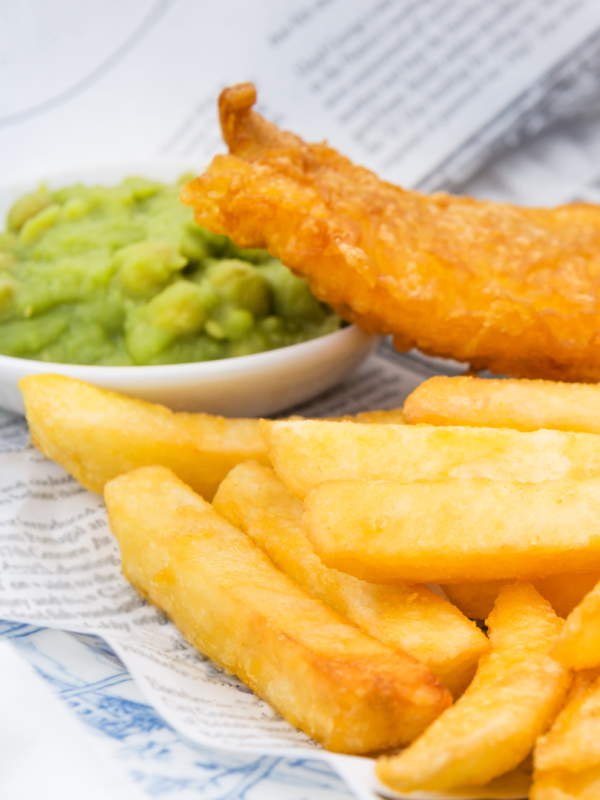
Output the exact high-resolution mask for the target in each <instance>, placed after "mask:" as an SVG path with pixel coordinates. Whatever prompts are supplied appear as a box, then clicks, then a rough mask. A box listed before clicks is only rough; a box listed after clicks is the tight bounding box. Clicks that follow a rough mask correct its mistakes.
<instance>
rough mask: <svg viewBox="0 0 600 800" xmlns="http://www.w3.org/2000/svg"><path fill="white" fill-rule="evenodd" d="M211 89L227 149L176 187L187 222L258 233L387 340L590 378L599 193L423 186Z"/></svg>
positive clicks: (599, 363) (594, 357)
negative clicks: (551, 194)
mask: <svg viewBox="0 0 600 800" xmlns="http://www.w3.org/2000/svg"><path fill="white" fill-rule="evenodd" d="M255 100H256V91H255V89H254V86H253V85H252V84H247V83H246V84H240V85H238V86H234V87H232V88H230V89H226V90H225V91H224V92H223V93H222V94H221V97H220V99H219V109H220V116H221V126H222V129H223V134H224V137H225V141H226V142H227V145H228V146H229V150H230V155H221V156H217V157H216V158H215V159H214V160H213V162H212V163H211V165H210V167H209V168H208V170H207V171H206V173H205V174H204V175H202V176H200V177H199V178H197V179H196V180H194V181H192V182H191V183H190V184H188V185H187V186H186V188H185V189H184V192H183V195H182V200H183V202H184V203H186V204H188V205H190V206H192V207H193V208H194V211H195V217H196V220H197V222H198V223H200V224H201V225H204V226H206V227H208V228H209V229H210V230H212V231H215V232H217V233H225V234H227V235H228V236H230V237H231V238H232V239H233V240H234V241H235V242H236V243H237V244H239V245H241V246H243V247H267V248H268V249H269V251H270V252H271V253H272V254H273V255H274V256H278V257H279V258H281V260H282V261H283V262H284V263H285V264H287V265H288V266H289V267H290V268H291V269H292V270H293V271H294V272H296V273H297V274H299V275H301V276H303V277H304V278H306V280H307V281H308V282H309V284H310V287H311V289H312V291H313V292H314V294H315V295H316V296H317V297H318V298H319V299H320V300H322V301H324V302H327V303H329V304H330V305H332V306H333V307H334V308H335V309H336V311H338V313H340V314H341V315H342V316H343V317H344V318H345V319H347V320H350V321H352V322H355V323H356V324H357V325H358V326H359V327H361V328H363V329H364V330H367V331H372V332H378V333H385V334H393V335H394V340H395V344H396V347H397V348H398V349H399V350H407V349H409V348H411V347H418V348H419V349H420V350H422V351H423V352H425V353H428V354H430V355H435V356H446V357H451V358H455V359H457V360H459V361H465V362H469V363H470V364H471V366H472V367H473V368H474V369H476V370H478V369H483V368H484V367H487V368H489V369H491V370H492V371H494V372H497V373H507V374H511V375H515V376H518V377H528V378H551V379H560V380H563V381H564V380H567V381H598V380H600V298H599V291H598V287H599V282H600V207H597V206H594V205H589V204H583V203H581V204H573V205H567V206H562V207H559V208H555V209H544V208H519V207H517V206H511V205H506V204H499V203H490V202H484V201H479V200H473V199H470V198H468V197H453V196H451V195H448V194H445V193H438V194H433V195H423V194H420V193H418V192H412V191H405V190H403V189H401V188H399V187H397V186H393V185H392V184H389V183H385V182H384V181H382V180H379V179H378V178H377V176H376V175H374V174H373V173H372V172H369V171H368V170H366V169H363V168H361V167H357V166H355V165H354V164H352V163H351V162H350V161H349V160H348V159H346V158H344V157H343V156H341V155H339V154H338V153H337V152H336V151H335V150H333V149H332V148H330V147H328V146H327V144H306V143H305V142H303V141H302V140H301V139H300V138H298V137H297V136H294V135H293V134H291V133H286V132H283V131H280V130H279V129H278V128H277V127H276V126H275V125H273V124H271V123H269V122H267V121H266V120H264V119H263V118H262V117H260V116H259V115H258V114H257V113H255V112H254V111H252V106H253V104H254V102H255Z"/></svg>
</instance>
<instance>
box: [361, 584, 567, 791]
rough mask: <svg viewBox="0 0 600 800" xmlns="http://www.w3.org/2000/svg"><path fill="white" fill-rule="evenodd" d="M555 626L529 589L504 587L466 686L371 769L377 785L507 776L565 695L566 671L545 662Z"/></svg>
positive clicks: (428, 785)
mask: <svg viewBox="0 0 600 800" xmlns="http://www.w3.org/2000/svg"><path fill="white" fill-rule="evenodd" d="M561 624H562V623H561V621H560V620H559V619H558V617H557V616H556V614H555V613H554V612H553V611H552V609H551V608H550V604H549V603H547V602H546V601H545V600H544V599H543V598H542V597H541V596H540V595H539V594H538V593H537V592H536V591H535V589H534V588H533V586H531V584H527V583H517V584H513V585H510V586H505V587H503V588H502V589H501V590H500V593H499V595H498V600H497V601H496V606H495V607H494V611H493V612H492V614H491V615H490V617H489V619H488V626H489V635H490V644H491V649H490V651H489V653H488V654H486V655H484V656H483V657H482V659H481V661H480V664H479V667H478V669H477V674H476V675H475V678H474V679H473V682H472V683H471V685H470V686H469V688H468V689H467V690H466V692H465V693H464V695H463V696H462V697H461V698H460V699H459V700H457V702H456V703H455V704H454V705H453V706H452V707H451V708H449V709H448V710H447V711H445V712H444V713H443V714H442V715H441V716H440V717H439V718H438V719H437V720H436V721H435V722H434V723H432V725H431V726H430V727H429V728H428V729H427V730H426V731H425V733H423V734H422V735H421V736H420V737H419V738H418V739H417V740H416V741H415V742H413V744H412V745H410V747H408V748H407V749H406V750H404V751H403V752H401V753H399V754H398V755H395V756H388V757H383V758H381V759H380V760H379V761H378V764H377V775H378V776H379V778H380V779H381V780H382V781H383V782H384V783H386V784H388V785H389V786H391V787H392V788H393V789H396V790H397V791H416V790H422V791H449V790H452V789H457V788H458V787H461V786H481V785H483V784H485V783H487V782H488V781H490V780H491V779H492V778H494V777H495V776H497V775H502V774H503V773H505V772H507V771H508V770H511V769H514V768H515V767H516V766H517V765H518V764H519V763H520V762H521V761H522V760H523V759H524V758H525V756H526V755H527V754H528V753H529V751H530V750H531V748H532V747H533V744H534V742H535V740H536V738H537V737H538V736H539V735H540V734H541V733H543V731H544V730H546V728H547V727H548V725H549V724H550V723H551V722H552V720H553V719H554V717H555V715H556V713H557V712H558V710H559V709H560V706H561V704H562V703H563V701H564V697H565V694H566V692H567V690H568V688H569V683H570V673H569V670H568V669H567V668H566V667H564V666H562V665H560V664H559V663H558V662H556V661H554V660H553V659H552V658H551V657H550V656H549V655H548V649H549V648H550V647H551V645H552V643H553V641H554V640H555V638H556V635H557V634H558V632H559V630H560V627H561Z"/></svg>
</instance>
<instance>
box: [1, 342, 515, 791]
mask: <svg viewBox="0 0 600 800" xmlns="http://www.w3.org/2000/svg"><path fill="white" fill-rule="evenodd" d="M435 369H436V368H435V367H433V368H432V367H431V365H429V364H427V363H426V362H425V361H423V360H421V359H419V358H418V357H414V358H411V357H410V356H405V357H401V356H397V355H392V354H391V352H390V350H389V347H388V346H387V345H384V347H383V348H382V350H381V351H380V352H379V353H378V354H377V355H375V356H372V357H371V359H369V360H368V361H367V362H366V363H365V364H364V365H363V366H362V367H361V368H360V370H359V371H358V372H357V373H355V375H354V376H351V377H350V378H349V379H347V381H346V382H345V383H343V384H342V385H341V386H340V387H338V388H337V389H335V390H333V391H331V392H329V393H328V394H326V395H325V396H323V397H322V398H320V399H319V400H318V401H315V402H313V403H312V404H307V405H306V406H303V407H302V408H300V409H294V411H296V412H298V413H301V414H304V415H314V416H319V415H329V414H334V413H335V414H345V413H353V412H357V411H359V410H365V409H369V408H385V407H388V408H389V407H393V406H398V405H401V403H402V402H403V400H404V398H405V397H406V395H407V394H408V393H409V392H410V391H412V389H413V388H414V387H415V386H416V385H417V384H418V383H420V382H421V381H422V380H423V379H424V378H425V377H428V376H429V375H431V374H432V373H433V372H434V371H435ZM450 371H452V366H450ZM0 450H1V451H2V455H1V456H0V619H4V620H8V621H13V622H20V623H29V624H31V625H39V626H44V627H49V628H57V629H62V630H65V631H74V632H79V633H94V634H99V635H101V636H102V637H103V638H104V639H105V640H106V641H107V642H108V644H109V645H110V647H111V648H112V649H113V650H114V652H115V653H117V655H118V656H119V657H120V659H121V660H122V662H123V663H124V664H125V665H126V667H127V669H128V670H129V672H130V673H131V675H132V676H133V677H134V679H135V681H136V682H137V684H138V686H139V688H140V689H141V691H142V692H143V694H144V695H145V696H146V698H147V699H148V700H149V702H150V703H151V704H152V705H153V706H154V708H155V709H156V710H157V711H158V712H159V713H160V714H161V716H162V717H163V718H164V719H165V720H166V721H167V722H169V723H170V724H171V725H172V726H173V728H175V729H176V730H177V731H178V732H179V733H181V734H183V735H184V736H185V737H187V738H188V739H190V740H191V741H192V742H195V743H197V744H198V745H201V746H204V747H213V748H222V749H223V750H225V751H233V752H239V753H241V752H251V753H265V754H270V755H282V756H297V757H304V758H308V757H310V758H317V759H322V760H324V761H326V762H328V763H329V764H331V765H333V766H334V767H335V769H336V770H337V771H338V772H339V774H340V775H341V776H342V777H343V778H344V780H345V781H346V782H347V784H348V785H349V786H350V787H351V789H352V790H353V791H354V792H355V794H356V795H357V796H358V797H360V798H364V800H367V799H369V800H372V799H373V798H374V797H376V796H377V795H376V792H377V791H379V792H381V793H383V794H385V795H386V796H394V794H393V793H392V792H390V791H388V790H386V789H385V788H384V787H382V786H381V785H378V783H377V781H376V779H375V777H374V773H373V762H372V761H371V760H370V759H365V758H355V757H349V756H340V755H335V754H331V753H327V752H326V751H324V750H323V749H322V748H321V747H320V746H319V745H318V744H316V743H315V742H314V741H312V740H311V739H310V738H309V737H307V736H306V735H305V734H303V733H301V732H300V731H298V730H297V729H295V728H294V727H292V726H291V725H290V724H289V723H287V722H286V721H285V720H284V719H283V718H282V717H280V716H279V714H277V713H276V712H275V711H274V710H273V709H272V708H271V707H270V706H269V705H268V704H267V703H265V702H264V701H262V700H260V699H259V698H258V697H257V696H256V695H254V694H253V693H252V692H251V691H250V690H249V689H247V688H246V687H245V686H244V685H243V684H242V683H241V682H240V681H239V680H238V679H237V678H236V677H234V676H232V675H229V674H227V673H225V672H224V671H223V670H222V669H220V668H218V667H216V666H215V665H214V664H213V663H212V662H211V661H210V660H209V659H207V658H205V657H203V656H202V655H200V654H199V653H198V652H196V651H195V650H194V648H192V647H191V645H189V644H188V643H187V642H185V640H184V639H183V637H182V636H181V635H180V634H179V633H178V631H177V630H176V629H175V627H174V626H173V625H172V623H171V622H170V621H169V620H168V619H167V618H166V617H165V616H164V615H163V614H162V613H161V612H160V611H158V610H157V609H155V608H153V607H151V606H149V605H148V604H147V603H146V602H145V601H144V600H142V599H141V598H140V597H139V595H138V594H137V593H136V592H135V590H134V589H133V588H132V587H131V586H130V584H129V583H128V582H127V581H126V580H125V578H124V577H123V576H122V574H121V570H120V555H119V548H118V545H117V542H116V540H115V539H114V538H113V537H112V535H111V532H110V529H109V527H108V522H107V517H106V512H105V508H104V503H103V500H102V498H101V497H100V496H98V495H95V494H92V493H90V492H88V491H86V490H85V489H83V488H82V487H81V486H80V485H79V484H78V483H77V482H76V481H75V480H74V479H72V478H71V477H70V476H69V475H67V473H66V472H65V471H64V470H63V469H62V468H61V467H59V466H57V465H56V464H54V463H53V462H51V461H49V460H48V459H46V458H45V457H44V456H42V455H41V454H40V453H39V452H38V451H37V450H36V449H35V448H33V447H32V446H31V444H30V443H29V441H28V438H27V432H26V426H25V423H24V422H22V421H19V420H16V419H15V418H9V417H6V418H5V419H4V420H3V424H2V425H0ZM410 796H411V797H413V798H417V797H430V798H433V797H435V796H436V795H433V794H423V795H418V794H412V795H410ZM439 796H440V797H441V795H439ZM470 796H471V797H472V796H473V795H470ZM476 796H478V797H484V796H485V797H504V798H509V797H510V798H517V797H522V796H523V791H522V790H521V791H517V792H516V793H514V792H513V793H507V792H506V791H504V793H502V794H498V793H496V794H484V793H482V792H481V791H479V792H478V794H477V795H476Z"/></svg>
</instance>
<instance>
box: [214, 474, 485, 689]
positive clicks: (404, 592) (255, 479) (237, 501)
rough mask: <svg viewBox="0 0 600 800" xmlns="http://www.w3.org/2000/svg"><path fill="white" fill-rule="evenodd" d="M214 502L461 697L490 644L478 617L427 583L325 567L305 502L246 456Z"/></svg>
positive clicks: (316, 590) (347, 613)
mask: <svg viewBox="0 0 600 800" xmlns="http://www.w3.org/2000/svg"><path fill="white" fill-rule="evenodd" d="M213 506H214V507H215V508H216V510H217V511H218V512H219V514H221V516H223V517H225V519H227V520H229V522H231V524H232V525H235V526H236V527H238V528H240V529H241V530H243V531H245V532H246V533H247V534H248V535H249V536H250V538H251V539H252V540H253V541H254V542H255V544H257V545H258V546H259V547H260V548H261V549H262V550H264V552H265V553H266V554H267V555H268V556H269V558H270V559H271V561H273V563H274V564H275V566H276V567H278V568H279V569H280V570H281V571H282V572H285V573H286V575H289V576H290V577H291V578H293V579H294V580H295V581H297V582H298V583H299V584H300V586H302V587H303V588H304V589H306V590H307V591H308V592H310V594H312V595H313V597H317V598H319V599H320V600H322V601H323V602H325V603H327V604H328V605H330V606H331V607H332V608H333V609H334V610H335V611H337V612H338V614H341V615H342V616H344V617H347V618H348V619H350V620H352V622H354V623H355V624H356V625H358V627H359V628H361V629H362V630H363V631H365V632H366V633H368V634H370V635H371V636H373V637H374V638H375V639H379V641H381V642H384V643H385V644H387V645H389V646H390V647H393V648H400V649H401V650H404V651H405V652H407V653H409V654H410V655H412V656H414V657H415V658H418V659H419V660H420V661H422V662H423V663H424V664H426V665H427V666H428V667H429V669H430V670H431V671H432V672H433V674H434V675H436V676H437V677H438V678H439V679H440V680H441V681H442V683H444V684H445V685H446V686H447V687H448V688H449V689H450V690H451V692H452V693H453V694H454V695H455V696H457V695H459V694H460V693H461V692H463V691H464V689H465V688H466V687H467V685H468V684H469V682H470V680H471V678H472V677H473V674H474V673H475V668H476V666H477V661H478V659H479V657H480V656H481V654H482V653H483V652H485V650H487V648H488V641H487V639H486V637H485V636H484V635H483V633H482V632H481V631H480V630H479V629H478V628H477V627H476V626H475V624H474V623H473V622H470V621H469V620H467V619H465V617H464V616H463V615H462V614H461V613H460V611H459V610H458V609H457V608H455V607H454V606H453V605H451V604H450V603H448V601H447V600H445V599H444V598H443V597H440V596H439V595H436V594H434V593H433V592H432V591H431V589H429V588H428V587H427V586H423V585H419V584H417V585H413V586H402V587H395V586H378V585H376V584H372V583H365V582H364V581H360V580H358V579H357V578H353V577H352V576H351V575H346V574H344V573H343V572H338V571H337V570H335V569H329V568H328V567H325V566H324V565H323V564H322V563H321V561H320V560H319V558H318V557H317V556H316V555H315V554H314V552H313V549H312V546H311V544H310V542H309V540H308V538H307V536H306V532H305V530H304V526H303V524H302V515H303V513H304V507H303V505H302V503H301V502H300V501H299V500H298V499H297V498H296V497H294V496H293V495H292V494H291V493H290V492H289V491H288V489H286V488H285V486H284V485H283V484H282V483H281V481H280V480H279V479H278V478H277V476H276V475H275V473H274V472H273V470H272V469H271V468H270V467H263V466H261V465H260V464H258V463H257V462H256V461H247V462H245V463H244V464H240V465H239V466H237V467H234V469H232V471H231V472H230V473H229V475H228V476H227V477H226V478H225V480H224V481H223V483H222V484H221V485H220V486H219V489H218V491H217V494H216V495H215V499H214V501H213Z"/></svg>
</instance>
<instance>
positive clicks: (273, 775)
mask: <svg viewBox="0 0 600 800" xmlns="http://www.w3.org/2000/svg"><path fill="white" fill-rule="evenodd" d="M5 638H9V639H11V640H12V643H13V644H14V645H15V646H16V648H17V650H18V651H19V653H20V654H21V655H22V656H23V657H24V658H25V659H27V661H29V662H30V663H31V664H32V665H33V666H34V667H35V669H36V671H37V672H38V674H39V675H41V676H42V677H43V678H44V679H45V680H46V681H47V682H48V684H49V685H50V687H51V688H52V690H53V692H54V693H55V694H56V695H57V696H58V697H59V698H60V699H61V700H62V701H63V702H65V703H66V704H67V706H68V707H69V708H70V709H71V710H72V711H73V712H74V713H75V714H76V715H77V717H78V719H79V720H80V721H81V722H82V723H83V724H84V725H85V727H86V729H87V731H88V732H89V733H90V734H91V735H93V736H94V737H95V740H96V743H97V744H98V745H100V746H101V747H102V748H104V750H105V751H106V753H107V755H108V756H110V757H112V758H113V759H114V760H115V762H116V763H117V764H118V765H119V766H120V767H121V768H122V769H123V771H124V772H125V774H126V775H127V776H128V777H129V779H130V780H131V781H133V782H134V783H135V784H137V786H138V788H140V789H141V790H142V791H143V792H144V793H146V794H148V795H150V796H151V797H163V796H167V795H168V796H172V797H177V798H178V800H188V799H190V800H191V798H195V799H196V800H200V799H201V800H348V798H349V797H352V795H351V794H350V792H349V791H348V789H347V788H346V787H345V785H344V783H343V782H342V780H341V779H340V778H339V777H338V775H337V774H336V773H335V772H334V771H333V770H332V769H331V768H330V767H329V766H328V765H327V764H325V763H324V762H322V761H317V760H312V759H305V758H298V759H284V758H275V757H270V756H255V755H248V754H245V755H241V754H235V753H225V752H222V751H215V750H210V749H208V748H205V747H200V746H198V745H195V744H192V743H190V742H189V741H187V740H186V739H184V738H183V737H181V736H180V735H179V734H178V733H177V732H176V731H174V730H173V728H171V727H170V726H169V725H168V724H167V723H166V722H165V721H164V720H163V719H162V718H161V717H160V716H159V715H158V714H157V712H156V711H155V710H154V709H153V708H152V706H150V705H148V704H147V703H146V702H145V701H144V698H143V697H142V695H141V694H140V692H139V690H138V688H137V686H136V684H135V683H134V681H133V680H132V678H131V676H130V674H129V673H128V672H127V670H126V669H125V667H124V666H123V664H122V662H121V661H120V660H119V658H118V657H117V656H116V655H115V653H114V652H113V651H112V650H111V649H110V648H109V647H108V645H107V644H106V642H104V640H102V639H101V638H99V637H97V636H91V635H87V634H71V633H65V632H63V631H58V630H50V629H46V628H39V627H35V626H32V625H23V624H20V623H16V622H3V621H0V639H5Z"/></svg>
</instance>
